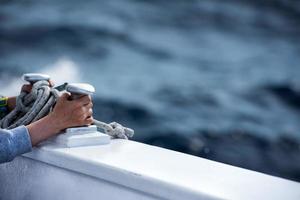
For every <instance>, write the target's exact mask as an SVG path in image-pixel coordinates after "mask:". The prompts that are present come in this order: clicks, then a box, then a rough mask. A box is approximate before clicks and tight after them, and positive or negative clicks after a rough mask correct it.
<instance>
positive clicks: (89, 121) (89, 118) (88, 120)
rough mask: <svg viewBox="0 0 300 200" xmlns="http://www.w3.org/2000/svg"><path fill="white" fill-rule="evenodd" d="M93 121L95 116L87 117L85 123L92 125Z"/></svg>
mask: <svg viewBox="0 0 300 200" xmlns="http://www.w3.org/2000/svg"><path fill="white" fill-rule="evenodd" d="M93 121H94V118H93V117H88V118H86V120H85V123H86V125H90V124H92V123H93Z"/></svg>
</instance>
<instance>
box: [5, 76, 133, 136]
mask: <svg viewBox="0 0 300 200" xmlns="http://www.w3.org/2000/svg"><path fill="white" fill-rule="evenodd" d="M64 86H66V84H64ZM64 86H63V85H62V86H58V87H56V88H52V87H50V85H49V82H48V81H38V82H36V83H34V84H33V86H32V89H31V92H30V93H27V92H21V94H20V95H19V96H18V97H17V102H16V107H15V109H14V110H12V111H11V112H10V113H9V114H8V115H6V116H5V117H4V118H3V119H2V120H1V121H0V128H4V129H12V128H16V127H18V126H20V125H28V124H30V123H32V122H35V121H37V120H39V119H41V118H43V117H44V116H46V115H48V114H49V112H51V110H52V108H53V107H54V105H55V103H56V101H57V99H58V97H59V96H60V92H59V91H61V90H63V89H64V88H65V87H64ZM93 124H94V125H96V126H97V127H98V128H100V129H102V130H103V131H104V133H106V134H108V135H110V136H111V137H112V138H120V139H128V138H129V137H132V136H133V134H134V131H133V130H132V129H130V128H127V127H123V126H122V125H121V124H119V123H116V122H112V123H110V124H107V123H105V122H101V121H98V120H94V122H93Z"/></svg>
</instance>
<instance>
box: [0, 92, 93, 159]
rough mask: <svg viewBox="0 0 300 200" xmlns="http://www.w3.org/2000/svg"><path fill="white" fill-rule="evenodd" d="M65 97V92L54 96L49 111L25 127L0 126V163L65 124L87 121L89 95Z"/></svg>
mask: <svg viewBox="0 0 300 200" xmlns="http://www.w3.org/2000/svg"><path fill="white" fill-rule="evenodd" d="M69 97H70V95H69V94H68V93H64V94H63V95H62V96H61V97H60V98H59V99H58V101H57V103H56V105H55V107H54V109H53V112H51V113H50V114H49V115H47V116H46V117H44V118H42V119H40V120H38V121H36V122H33V123H32V124H29V125H27V126H26V127H25V126H20V127H18V128H15V129H12V130H3V129H2V130H1V129H0V163H3V162H8V161H11V160H13V159H14V158H15V157H16V156H18V155H21V154H23V153H26V152H29V151H31V148H32V146H35V145H37V144H38V143H40V142H42V141H44V140H46V139H48V138H49V137H52V136H54V135H57V134H58V133H59V132H60V131H62V130H64V129H66V128H69V127H73V126H82V125H89V124H91V123H92V122H93V117H92V114H93V113H92V106H93V104H92V102H91V97H90V96H83V97H81V98H79V99H76V100H72V101H69V100H68V99H69Z"/></svg>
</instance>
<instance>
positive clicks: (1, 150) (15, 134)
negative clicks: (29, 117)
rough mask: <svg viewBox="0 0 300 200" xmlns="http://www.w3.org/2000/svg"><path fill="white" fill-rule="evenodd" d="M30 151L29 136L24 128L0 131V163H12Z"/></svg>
mask: <svg viewBox="0 0 300 200" xmlns="http://www.w3.org/2000/svg"><path fill="white" fill-rule="evenodd" d="M31 149H32V145H31V140H30V135H29V132H28V130H27V128H26V127H25V126H19V127H17V128H14V129H11V130H6V129H0V163H4V162H9V161H12V160H13V159H14V158H15V157H16V156H19V155H21V154H23V153H27V152H29V151H31Z"/></svg>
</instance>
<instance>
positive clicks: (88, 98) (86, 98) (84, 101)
mask: <svg viewBox="0 0 300 200" xmlns="http://www.w3.org/2000/svg"><path fill="white" fill-rule="evenodd" d="M75 101H77V102H80V104H81V105H86V104H89V103H90V102H91V101H92V97H91V96H90V95H84V96H82V97H80V98H78V99H76V100H75Z"/></svg>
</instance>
